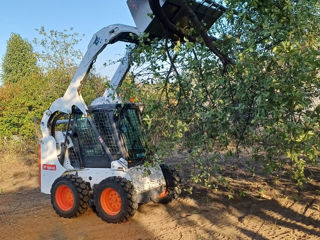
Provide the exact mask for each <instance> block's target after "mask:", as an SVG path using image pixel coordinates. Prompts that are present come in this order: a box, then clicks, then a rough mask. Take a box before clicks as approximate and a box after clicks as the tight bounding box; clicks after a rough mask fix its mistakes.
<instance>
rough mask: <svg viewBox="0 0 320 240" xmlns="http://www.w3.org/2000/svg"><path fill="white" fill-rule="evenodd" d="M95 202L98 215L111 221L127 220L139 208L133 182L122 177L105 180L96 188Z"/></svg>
mask: <svg viewBox="0 0 320 240" xmlns="http://www.w3.org/2000/svg"><path fill="white" fill-rule="evenodd" d="M94 202H95V207H96V211H97V214H98V216H99V217H100V218H101V219H102V220H104V221H106V222H109V223H121V222H124V221H127V220H128V219H129V217H131V216H133V215H134V214H135V212H136V210H137V208H138V203H137V196H136V194H135V191H134V187H133V185H132V183H131V182H129V181H128V180H126V179H125V178H122V177H110V178H107V179H105V180H103V181H102V182H101V183H100V184H99V185H98V186H97V187H96V188H95V189H94Z"/></svg>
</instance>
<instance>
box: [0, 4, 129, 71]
mask: <svg viewBox="0 0 320 240" xmlns="http://www.w3.org/2000/svg"><path fill="white" fill-rule="evenodd" d="M126 2H127V1H126V0H91V1H88V0H1V2H0V3H1V7H0V59H1V61H2V59H3V56H4V54H5V51H6V44H7V40H8V38H9V37H10V34H11V33H18V34H20V35H21V36H22V38H25V39H27V40H29V41H30V42H31V41H32V40H33V38H35V37H37V36H39V35H38V33H37V32H36V31H35V29H36V28H40V27H41V26H44V27H45V28H46V29H47V30H51V29H53V30H58V31H62V30H64V29H69V28H70V27H73V28H74V31H75V32H78V33H80V34H85V37H83V40H82V41H81V42H80V43H79V45H78V47H79V49H80V50H81V51H82V52H83V53H85V51H86V49H87V45H88V43H89V41H90V39H91V37H92V35H93V34H94V33H95V32H97V31H98V30H100V29H101V28H103V27H106V26H108V25H110V24H115V23H122V24H127V25H133V26H134V22H133V19H132V17H131V14H130V11H129V9H128V7H127V3H126ZM124 48H125V45H124V44H115V46H110V47H109V48H108V49H107V50H105V51H104V53H103V54H102V56H101V57H100V58H99V61H100V62H103V61H107V60H110V59H115V58H120V57H121V56H122V54H124V52H125V51H124ZM114 68H115V67H109V68H108V69H102V66H100V67H97V70H98V71H101V72H102V73H105V74H106V75H107V76H109V77H110V76H111V75H112V72H113V71H114Z"/></svg>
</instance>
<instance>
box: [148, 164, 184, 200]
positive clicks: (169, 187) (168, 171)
mask: <svg viewBox="0 0 320 240" xmlns="http://www.w3.org/2000/svg"><path fill="white" fill-rule="evenodd" d="M160 167H161V170H162V173H163V176H164V179H165V180H166V189H165V191H166V195H165V196H164V197H160V196H159V197H158V198H157V199H155V201H154V202H157V203H162V204H167V203H169V202H171V201H172V200H173V199H176V198H178V197H179V196H180V194H181V188H180V182H181V179H180V176H179V174H178V172H177V171H176V170H175V169H173V168H170V167H169V166H168V165H166V164H161V165H160Z"/></svg>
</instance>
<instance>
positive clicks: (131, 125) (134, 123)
mask: <svg viewBox="0 0 320 240" xmlns="http://www.w3.org/2000/svg"><path fill="white" fill-rule="evenodd" d="M140 107H141V106H139V105H138V104H134V103H127V104H103V105H96V106H90V107H89V111H88V114H89V115H90V116H91V118H92V120H93V124H94V125H95V126H92V124H91V122H90V121H89V119H88V117H86V116H85V115H84V114H83V113H82V112H81V111H80V110H78V109H74V110H73V113H72V116H71V124H70V127H69V129H68V131H65V132H68V139H69V141H68V148H67V149H68V156H69V160H70V164H71V165H72V166H73V167H74V168H110V167H111V162H112V161H115V160H119V159H120V158H124V159H125V160H127V161H128V163H129V167H130V166H133V165H137V164H140V163H142V162H143V160H144V157H145V154H146V150H145V142H144V134H143V129H142V126H141V112H140ZM58 116H59V115H57V117H58ZM53 123H55V125H58V124H57V123H60V124H61V121H59V120H57V119H56V120H55V121H53ZM63 123H64V124H63V125H66V123H67V121H64V122H63ZM94 127H95V128H96V129H97V131H98V134H99V135H97V133H96V132H95V131H94ZM64 129H66V127H64ZM53 131H55V135H57V132H56V130H55V129H53ZM65 132H64V134H65ZM55 135H54V136H55ZM99 136H100V137H101V138H102V139H103V141H104V143H105V144H106V145H107V147H108V149H109V151H110V154H111V159H110V157H109V156H110V155H109V154H107V152H106V151H105V149H104V148H103V145H102V144H101V142H100V141H99ZM70 140H71V141H70ZM70 142H71V143H72V144H70Z"/></svg>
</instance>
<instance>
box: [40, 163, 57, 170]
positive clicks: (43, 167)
mask: <svg viewBox="0 0 320 240" xmlns="http://www.w3.org/2000/svg"><path fill="white" fill-rule="evenodd" d="M42 169H43V170H48V171H56V170H57V166H56V165H51V164H43V165H42Z"/></svg>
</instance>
